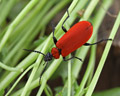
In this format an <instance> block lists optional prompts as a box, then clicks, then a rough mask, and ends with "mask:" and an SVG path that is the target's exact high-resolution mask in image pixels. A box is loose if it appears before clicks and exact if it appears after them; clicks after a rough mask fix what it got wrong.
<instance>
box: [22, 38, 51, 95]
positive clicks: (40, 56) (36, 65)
mask: <svg viewBox="0 0 120 96" xmlns="http://www.w3.org/2000/svg"><path fill="white" fill-rule="evenodd" d="M49 41H50V40H48V42H47V43H46V44H45V45H44V48H43V50H42V51H41V52H42V53H46V49H47V48H48V44H49V43H50V42H49ZM42 57H43V55H41V54H40V55H39V57H38V59H37V60H36V64H35V66H34V68H33V70H32V73H31V75H30V77H29V79H28V81H27V83H26V85H25V87H24V90H23V92H22V94H21V96H25V95H26V93H27V91H28V88H29V86H30V84H31V82H32V80H33V77H34V75H35V73H36V71H37V69H38V67H39V63H40V62H41V60H42Z"/></svg>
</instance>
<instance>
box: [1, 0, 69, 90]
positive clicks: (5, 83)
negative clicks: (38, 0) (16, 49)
mask: <svg viewBox="0 0 120 96" xmlns="http://www.w3.org/2000/svg"><path fill="white" fill-rule="evenodd" d="M69 2H70V1H69V0H67V1H62V2H61V3H59V5H60V6H58V9H57V8H56V7H55V9H54V11H51V15H50V13H49V15H50V16H49V15H47V18H46V19H45V20H46V21H45V22H46V23H48V22H49V21H48V20H50V19H51V18H52V17H54V15H55V13H54V12H58V11H59V10H60V9H61V8H63V6H65V5H66V4H68V3H69ZM45 22H44V23H45ZM60 35H61V34H59V36H60ZM49 38H50V39H49V40H50V43H49V46H50V45H51V44H52V43H53V42H52V41H53V40H52V34H51V35H50V37H49ZM47 40H48V39H47ZM47 40H46V41H45V42H47ZM45 42H43V43H42V44H41V45H40V46H38V47H37V48H36V49H35V50H38V51H41V50H40V49H42V46H43V45H44V44H45ZM37 56H38V54H34V53H31V54H30V55H29V56H28V57H26V58H25V60H23V61H22V62H20V63H19V64H18V66H17V67H20V68H23V69H25V68H26V67H27V66H29V65H30V64H31V63H32V62H33V61H35V59H36V58H37ZM19 74H20V73H19V72H16V73H13V72H11V73H9V74H8V75H7V76H6V77H5V79H3V80H2V82H1V84H0V85H1V86H0V90H2V89H4V88H6V87H7V86H8V85H9V83H11V82H12V81H13V80H14V79H15V78H16V77H17V76H18V75H19ZM8 79H9V80H8Z"/></svg>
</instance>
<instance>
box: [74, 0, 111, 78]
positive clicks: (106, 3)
mask: <svg viewBox="0 0 120 96" xmlns="http://www.w3.org/2000/svg"><path fill="white" fill-rule="evenodd" d="M112 1H113V0H109V1H108V0H105V1H104V2H103V4H104V5H103V6H105V9H106V10H107V9H108V8H109V6H110V5H111V4H112ZM92 4H93V3H92ZM93 6H94V5H93ZM88 8H89V7H88ZM88 11H89V10H88ZM85 12H86V13H88V15H89V13H91V12H87V9H86V11H85ZM105 13H106V12H105V10H103V8H100V9H99V10H98V11H97V13H96V15H95V16H94V18H93V19H92V22H93V23H92V24H93V28H94V29H93V35H92V37H91V39H90V40H89V41H88V42H91V41H92V40H93V38H94V36H95V34H97V30H98V28H99V26H100V24H101V22H102V20H103V18H104V16H105ZM83 18H84V17H83ZM89 47H90V46H82V47H81V48H80V49H78V50H77V52H76V53H77V54H76V56H77V57H80V58H81V59H82V60H84V58H85V56H86V54H87V52H88V49H89ZM83 53H84V54H83ZM81 66H82V62H79V61H78V60H74V65H73V67H72V74H73V77H75V78H77V77H78V75H79V72H80V70H81Z"/></svg>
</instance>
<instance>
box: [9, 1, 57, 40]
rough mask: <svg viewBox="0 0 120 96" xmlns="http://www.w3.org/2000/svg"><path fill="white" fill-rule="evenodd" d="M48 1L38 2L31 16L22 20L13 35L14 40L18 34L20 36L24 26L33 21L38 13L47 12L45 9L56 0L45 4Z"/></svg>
mask: <svg viewBox="0 0 120 96" xmlns="http://www.w3.org/2000/svg"><path fill="white" fill-rule="evenodd" d="M47 1H48V0H40V1H39V3H38V4H37V6H36V7H35V8H34V9H33V10H32V11H31V13H30V14H29V16H27V18H25V19H24V21H22V23H21V24H20V25H18V27H17V28H16V29H15V32H14V34H13V36H12V37H13V40H12V41H13V42H14V40H15V39H16V36H17V37H18V34H19V33H20V32H21V31H22V30H23V29H24V27H25V26H26V25H27V24H29V23H30V22H31V20H33V19H35V18H36V16H37V15H38V14H43V13H45V10H46V9H47V8H48V5H49V4H50V3H51V4H52V3H53V2H55V1H54V0H52V1H51V2H49V4H47V5H45V4H46V2H47ZM51 4H50V5H51ZM44 6H46V8H44ZM43 8H44V10H42V9H43ZM41 11H42V13H41ZM40 17H41V16H40ZM32 24H34V23H32ZM27 30H29V28H27ZM26 32H27V31H26ZM24 33H25V32H23V34H24ZM22 36H23V35H22ZM22 36H21V37H20V39H21V38H22ZM11 39H12V38H11Z"/></svg>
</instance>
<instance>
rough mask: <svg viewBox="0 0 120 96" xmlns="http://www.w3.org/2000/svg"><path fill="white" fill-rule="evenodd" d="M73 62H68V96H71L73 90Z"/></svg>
mask: <svg viewBox="0 0 120 96" xmlns="http://www.w3.org/2000/svg"><path fill="white" fill-rule="evenodd" d="M68 57H69V58H70V57H71V55H69V56H68ZM71 76H72V75H71V60H69V61H68V95H67V96H71V92H72V91H71V90H72V86H71V84H72V80H71Z"/></svg>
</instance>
